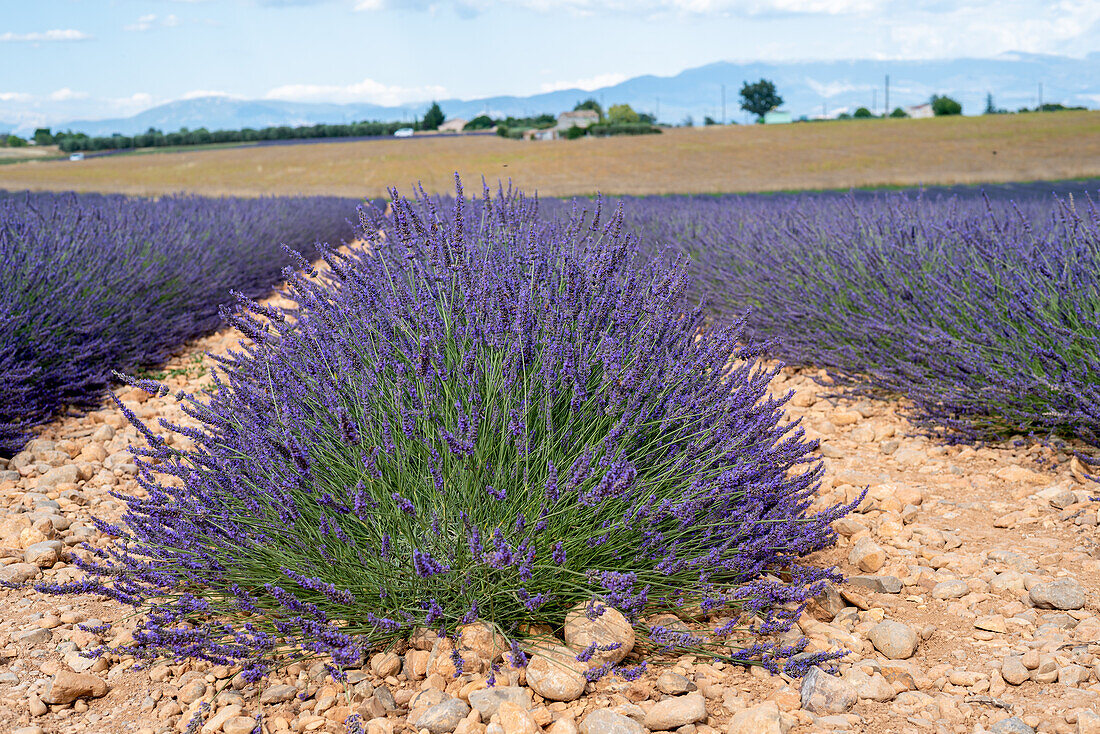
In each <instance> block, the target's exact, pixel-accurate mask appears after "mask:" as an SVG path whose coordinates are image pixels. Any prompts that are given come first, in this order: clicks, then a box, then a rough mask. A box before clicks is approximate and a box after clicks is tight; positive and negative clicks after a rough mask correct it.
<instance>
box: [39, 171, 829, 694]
mask: <svg viewBox="0 0 1100 734" xmlns="http://www.w3.org/2000/svg"><path fill="white" fill-rule="evenodd" d="M361 218H362V222H363V237H364V239H365V240H367V242H368V245H369V247H368V249H365V250H364V251H362V252H360V253H359V254H355V255H351V256H341V255H337V254H335V253H332V252H326V253H325V259H326V261H327V262H328V264H329V265H330V266H331V271H330V272H329V273H328V274H325V275H319V274H317V273H316V272H314V271H310V272H308V273H307V274H294V273H291V272H289V271H288V277H289V282H290V288H289V291H290V295H291V296H292V297H293V299H294V300H295V302H296V304H297V308H296V309H294V310H292V312H289V313H285V312H281V311H276V310H273V309H270V308H267V307H263V306H260V305H257V304H254V303H249V304H248V308H247V309H246V310H245V311H244V312H242V313H240V314H238V315H236V316H235V317H234V319H233V321H234V323H235V325H236V327H237V328H238V329H240V331H241V332H242V333H243V334H244V335H246V336H247V337H249V338H250V339H252V340H254V342H255V343H254V345H253V346H247V347H245V348H244V349H243V351H241V352H240V353H237V354H234V355H232V357H231V358H228V359H226V360H225V361H224V362H223V365H222V374H221V375H220V376H219V377H218V380H217V390H216V392H215V393H214V395H213V397H212V398H211V399H210V401H209V403H208V404H201V403H199V402H198V401H196V400H194V399H193V398H190V397H184V396H180V397H181V399H183V400H185V401H186V405H187V408H186V409H187V410H188V411H189V412H190V414H191V415H193V416H195V417H196V418H198V419H199V420H201V421H202V424H203V425H202V428H201V429H199V430H193V429H187V428H182V427H172V426H170V425H168V424H165V427H167V428H170V429H172V430H175V431H176V432H177V433H179V434H182V435H183V436H184V437H186V438H187V439H191V440H193V441H194V445H195V448H194V449H193V450H190V451H180V450H178V449H176V448H173V446H172V445H171V444H170V443H168V442H166V441H165V440H163V439H162V438H161V437H159V436H157V435H155V434H154V433H153V432H152V431H150V430H149V429H147V428H145V427H144V426H143V427H142V428H143V430H144V431H145V435H146V437H147V438H148V439H149V445H148V447H146V448H144V449H142V450H141V451H140V453H142V454H144V458H143V459H140V460H139V467H140V472H139V481H140V483H141V485H142V486H143V487H144V488H145V489H146V490H147V496H144V497H140V498H139V497H127V498H126V502H127V503H128V505H129V511H128V514H127V515H126V517H125V527H114V528H112V531H113V532H114V533H116V534H117V535H119V536H120V537H121V538H123V539H124V543H122V544H120V545H119V547H118V549H116V550H113V551H108V552H101V558H100V561H99V562H97V563H95V564H92V563H84V564H82V565H83V567H84V568H86V569H87V570H88V571H90V572H91V573H92V574H93V576H92V577H91V578H90V579H89V580H87V581H84V582H81V583H78V584H74V585H70V586H67V587H42V588H47V589H51V590H53V591H87V592H93V593H104V594H108V595H110V596H112V597H114V598H116V599H118V600H120V601H123V602H127V603H131V604H134V605H148V609H149V610H150V611H149V613H148V614H147V615H146V616H145V618H144V621H143V622H142V623H141V626H140V627H139V629H138V630H137V632H136V633H135V634H134V640H135V651H136V652H137V653H138V654H142V655H161V654H164V653H168V654H171V655H175V656H197V657H200V658H205V659H207V660H210V661H213V662H217V663H230V664H232V663H241V664H243V665H244V666H245V667H246V669H247V671H248V674H249V675H250V676H260V675H262V674H263V673H264V672H265V671H267V670H269V669H270V668H271V666H272V665H277V664H280V663H282V662H286V661H288V660H291V659H295V658H299V657H301V656H306V655H322V656H331V658H332V662H333V664H334V666H335V669H339V668H341V667H345V666H352V665H356V664H358V663H360V662H361V661H362V659H363V656H364V653H365V651H366V650H367V649H370V648H373V647H377V646H381V645H385V644H388V643H390V642H392V641H394V640H396V639H397V638H399V637H402V636H406V635H409V634H410V633H412V632H413V631H414V630H415V629H417V628H421V627H428V628H434V629H437V630H440V631H442V632H443V633H444V634H452V633H453V632H454V630H455V629H456V627H457V626H459V625H461V624H463V623H467V622H470V621H473V620H474V619H482V620H485V621H488V622H490V623H491V624H492V625H494V627H495V628H496V629H497V630H499V631H500V632H501V633H503V634H505V635H506V636H508V637H510V638H511V639H512V640H514V641H516V643H515V644H516V645H519V644H521V639H522V634H521V630H522V629H524V628H525V627H524V626H525V624H529V623H549V624H551V625H554V626H556V627H558V628H559V629H560V625H561V624H562V622H563V620H564V618H565V614H566V611H567V610H569V609H570V608H572V607H573V606H574V605H576V604H578V603H581V602H584V601H586V600H596V601H598V602H600V603H602V604H607V605H611V606H613V607H615V608H617V609H619V610H621V611H622V612H623V613H625V614H626V615H627V617H628V618H629V619H631V620H632V621H633V622H634V623H635V624H636V626H637V628H638V630H639V632H640V633H641V635H642V638H643V641H645V640H648V641H649V643H650V645H651V646H652V645H657V646H664V647H669V648H685V647H688V648H692V647H694V648H700V647H703V648H706V649H708V650H709V651H711V652H713V653H718V654H722V655H725V656H726V657H732V658H735V659H743V660H754V659H756V660H759V659H763V661H764V662H765V663H766V664H768V665H770V666H772V667H776V666H777V661H779V660H782V659H783V658H787V661H786V664H787V669H788V670H790V671H791V672H798V669H799V668H801V667H804V666H805V665H807V664H812V663H814V662H820V661H821V660H824V659H828V658H829V657H830V655H828V654H818V655H802V656H799V657H797V658H793V659H794V661H795V664H794V665H791V664H790V662H791V658H792V656H794V655H796V654H797V653H798V652H799V651H800V650H801V648H800V647H798V646H794V647H780V646H779V645H778V644H772V643H766V642H760V643H756V642H752V639H755V638H752V639H750V638H748V637H747V636H746V634H745V633H746V632H747V631H749V630H752V631H755V632H762V633H767V632H773V631H776V630H782V629H786V628H788V627H789V624H790V620H791V619H792V618H793V617H794V616H796V615H797V614H798V611H799V610H800V608H801V606H800V605H801V604H802V603H803V602H804V601H805V600H806V599H807V596H808V595H809V594H814V593H817V592H818V591H819V590H820V588H821V586H822V584H823V583H824V582H825V579H826V578H829V577H831V576H832V572H831V571H828V570H821V569H816V568H812V567H809V566H805V565H803V564H802V563H801V562H800V557H801V556H804V555H805V554H807V553H810V552H812V551H815V550H818V549H820V548H823V547H825V546H827V545H829V544H830V543H831V542H832V541H833V539H834V535H833V533H832V531H831V528H830V523H831V521H832V520H833V519H835V518H836V517H837V516H839V515H840V514H841V513H842V512H843V511H844V509H845V508H831V509H830V510H828V511H826V512H824V513H819V514H812V513H810V511H809V506H810V504H811V502H812V500H813V499H814V492H815V489H816V488H817V485H818V479H819V477H820V475H821V471H822V468H821V464H820V462H819V461H818V460H817V459H816V458H815V456H814V454H813V450H814V448H815V445H814V443H813V442H810V441H807V440H805V438H804V436H803V432H802V430H801V429H800V428H798V427H797V426H796V425H794V424H791V423H787V422H786V421H785V419H784V416H783V413H782V410H781V409H782V406H783V404H784V402H785V400H786V398H784V397H779V398H776V397H772V396H771V395H770V394H769V393H768V385H769V382H770V381H771V378H772V377H773V375H774V369H771V368H766V367H764V366H762V365H761V364H759V363H758V362H757V360H756V351H755V350H754V349H753V348H751V347H746V346H743V345H742V344H741V342H740V334H741V332H740V328H739V327H738V326H733V327H720V326H712V325H710V324H709V323H708V322H707V320H706V319H705V318H704V317H703V311H702V309H699V308H696V309H691V308H688V307H687V304H685V300H684V297H683V293H684V289H685V285H686V279H685V275H684V270H683V268H682V267H681V266H680V265H678V264H675V263H674V264H672V265H662V264H655V263H654V262H652V261H651V262H649V263H644V262H642V261H641V260H639V259H636V258H635V255H634V249H633V246H632V244H631V243H630V241H629V240H628V239H627V238H626V237H625V236H624V235H623V234H622V232H621V231H620V230H621V217H620V216H618V215H616V216H615V217H613V218H612V219H611V220H610V222H608V223H607V224H606V225H604V226H601V225H600V223H599V211H598V208H597V210H596V213H595V215H594V216H592V217H588V216H586V215H584V214H582V213H579V212H575V213H574V215H573V216H572V217H569V218H567V219H562V220H560V221H549V220H545V219H540V217H539V216H538V212H537V203H536V202H534V201H532V200H529V199H527V198H525V197H523V196H522V195H520V194H515V193H508V194H500V195H498V196H495V197H490V196H489V194H488V192H486V194H485V196H484V198H474V199H472V200H471V199H466V198H464V196H463V195H462V194H461V190H460V192H459V196H458V197H457V198H456V199H455V201H454V204H453V209H452V210H451V211H449V212H446V213H444V212H442V211H440V210H438V209H437V204H435V203H433V202H432V201H430V200H428V199H427V198H426V197H423V196H422V197H421V198H420V199H419V200H418V201H408V200H404V199H401V198H397V199H396V200H395V201H394V203H393V205H392V214H390V215H388V216H383V215H382V214H381V213H380V212H378V211H377V210H370V209H364V210H362V212H361ZM380 232H381V233H382V234H381V235H380V234H378V233H380ZM731 355H733V356H732V358H731ZM150 387H151V388H152V389H154V390H155V389H157V388H156V386H150ZM788 397H789V396H788ZM131 418H132V417H131ZM132 419H133V418H132ZM175 444H176V445H178V444H179V442H178V441H177V442H175ZM97 575H98V578H96V576H97ZM700 607H701V608H702V610H704V611H714V612H716V615H715V616H716V617H717V618H718V622H717V623H716V626H717V629H715V630H714V634H713V635H709V634H708V635H706V636H693V635H688V634H684V633H674V632H673V631H671V630H669V629H666V628H661V627H649V626H647V625H646V624H645V619H646V618H648V617H649V615H651V614H652V613H655V612H660V611H673V612H675V611H676V610H678V609H681V608H691V609H693V610H695V611H696V612H698V610H699V608H700ZM772 639H775V638H772ZM746 641H748V642H746ZM749 642H751V643H752V644H748V643H749ZM514 650H516V652H515V657H514V662H516V663H517V664H519V663H520V662H521V661H522V659H523V655H522V653H520V652H518V649H516V648H515V647H514ZM579 659H581V658H579ZM603 672H606V671H605V669H595V670H593V671H590V673H591V674H592V675H599V674H601V673H603ZM627 674H629V673H627Z"/></svg>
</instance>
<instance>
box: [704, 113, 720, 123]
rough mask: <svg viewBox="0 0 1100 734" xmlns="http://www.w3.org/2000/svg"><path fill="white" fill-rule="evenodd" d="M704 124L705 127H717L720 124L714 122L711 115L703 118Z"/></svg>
mask: <svg viewBox="0 0 1100 734" xmlns="http://www.w3.org/2000/svg"><path fill="white" fill-rule="evenodd" d="M703 124H704V125H717V124H718V123H717V122H715V121H714V118H713V117H711V116H710V115H706V116H705V117H704V118H703Z"/></svg>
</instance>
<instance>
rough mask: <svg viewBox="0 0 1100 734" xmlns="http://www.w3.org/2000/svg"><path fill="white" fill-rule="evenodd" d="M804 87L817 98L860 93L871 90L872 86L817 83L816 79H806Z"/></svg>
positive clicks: (846, 83) (845, 83) (848, 83)
mask: <svg viewBox="0 0 1100 734" xmlns="http://www.w3.org/2000/svg"><path fill="white" fill-rule="evenodd" d="M806 86H808V87H809V88H810V89H812V90H814V93H816V94H817V95H818V96H819V97H825V98H829V97H835V96H837V95H838V94H845V93H847V92H860V91H864V90H867V89H872V88H873V85H870V84H852V83H850V82H819V81H817V80H816V79H810V78H807V79H806Z"/></svg>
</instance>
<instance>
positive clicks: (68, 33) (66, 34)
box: [0, 28, 91, 43]
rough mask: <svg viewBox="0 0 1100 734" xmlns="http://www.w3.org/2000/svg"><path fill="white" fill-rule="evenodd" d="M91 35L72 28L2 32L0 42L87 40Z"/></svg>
mask: <svg viewBox="0 0 1100 734" xmlns="http://www.w3.org/2000/svg"><path fill="white" fill-rule="evenodd" d="M89 38H91V36H89V35H88V34H87V33H85V32H84V31H77V30H73V29H72V28H66V29H55V30H50V31H36V32H34V33H12V32H10V31H9V32H7V33H0V42H7V43H18V42H22V43H39V42H42V41H87V40H88V39H89Z"/></svg>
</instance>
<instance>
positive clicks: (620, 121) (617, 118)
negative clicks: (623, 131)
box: [607, 104, 641, 125]
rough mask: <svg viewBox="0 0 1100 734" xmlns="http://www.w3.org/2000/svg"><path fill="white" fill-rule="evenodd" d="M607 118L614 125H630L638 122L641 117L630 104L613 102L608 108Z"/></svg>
mask: <svg viewBox="0 0 1100 734" xmlns="http://www.w3.org/2000/svg"><path fill="white" fill-rule="evenodd" d="M607 119H608V121H609V122H611V123H612V124H613V125H630V124H634V123H638V122H640V121H641V118H640V117H639V116H638V113H637V112H635V111H634V109H633V108H632V107H631V106H630V105H628V104H613V105H611V107H610V108H609V109H608V110H607Z"/></svg>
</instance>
